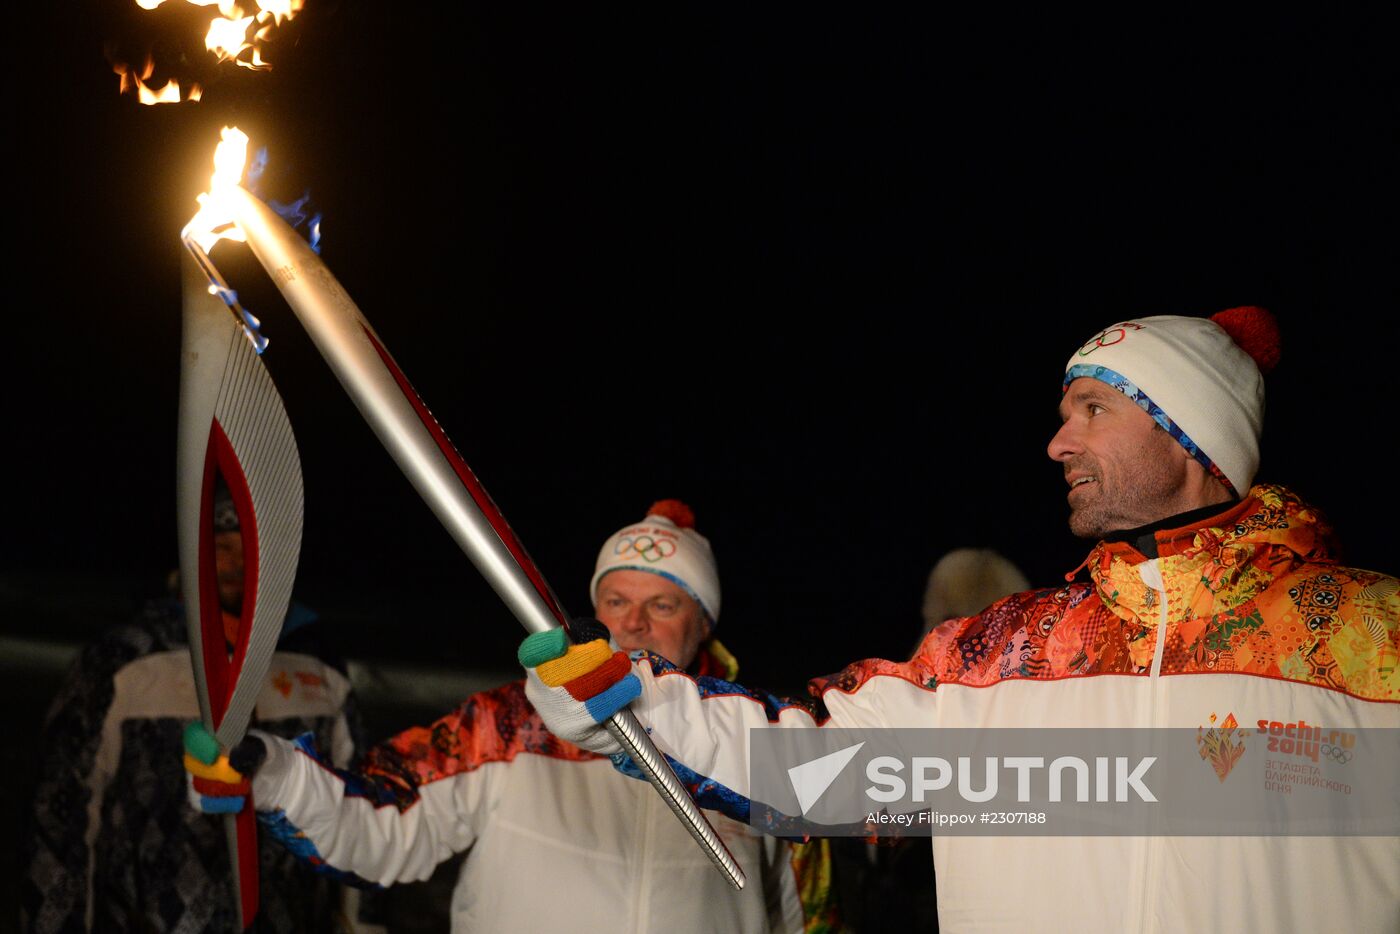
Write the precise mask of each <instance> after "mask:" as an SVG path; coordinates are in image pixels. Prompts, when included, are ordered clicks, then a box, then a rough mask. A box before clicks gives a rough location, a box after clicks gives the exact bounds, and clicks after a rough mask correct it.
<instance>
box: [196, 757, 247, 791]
mask: <svg viewBox="0 0 1400 934" xmlns="http://www.w3.org/2000/svg"><path fill="white" fill-rule="evenodd" d="M185 771H186V772H189V773H190V774H191V775H194V776H195V777H197V778H211V779H213V780H214V781H216V782H225V783H227V784H230V785H237V784H238V783H239V782H241V781H243V776H242V775H241V774H239V773H238V772H237V771H236V770H235V769H234V767H233V766H231V765H229V764H228V756H219V758H217V759H215V760H214V764H213V765H205V764H204V763H203V762H200V761H199V760H198V759H196V758H195V757H194V756H192V755H190V754H189V753H185Z"/></svg>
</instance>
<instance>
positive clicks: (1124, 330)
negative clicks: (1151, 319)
mask: <svg viewBox="0 0 1400 934" xmlns="http://www.w3.org/2000/svg"><path fill="white" fill-rule="evenodd" d="M1128 328H1132V329H1133V330H1134V331H1141V330H1142V325H1140V324H1134V323H1133V322H1131V321H1124V322H1123V323H1122V324H1115V325H1114V326H1113V327H1111V328H1105V329H1104V330H1103V331H1101V332H1099V335H1098V336H1097V337H1091V338H1089V339H1088V340H1087V341H1085V342H1084V346H1083V347H1080V348H1079V356H1081V357H1087V356H1089V354H1091V353H1093V352H1094V351H1096V350H1098V349H1099V348H1100V347H1112V346H1113V345H1114V344H1117V343H1119V342H1121V341H1122V340H1123V339H1124V338H1126V337H1127V336H1128Z"/></svg>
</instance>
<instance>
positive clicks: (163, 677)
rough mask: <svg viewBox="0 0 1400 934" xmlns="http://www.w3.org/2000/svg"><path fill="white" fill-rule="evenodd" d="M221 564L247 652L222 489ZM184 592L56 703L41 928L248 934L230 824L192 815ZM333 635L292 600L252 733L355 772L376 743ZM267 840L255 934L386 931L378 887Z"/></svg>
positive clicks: (230, 629)
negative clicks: (375, 904)
mask: <svg viewBox="0 0 1400 934" xmlns="http://www.w3.org/2000/svg"><path fill="white" fill-rule="evenodd" d="M214 556H215V567H216V571H217V574H218V582H219V603H220V609H221V610H222V613H223V621H224V632H225V635H226V636H227V638H228V640H229V644H230V645H232V644H233V642H234V640H235V637H236V636H237V633H238V626H239V625H240V613H241V610H242V601H243V537H242V533H241V531H240V529H239V522H238V514H237V512H236V510H235V509H234V505H233V501H232V499H231V498H230V497H229V495H228V490H227V488H226V487H224V486H223V484H222V483H220V484H219V487H218V489H217V491H216V493H215V499H214ZM175 577H176V578H177V577H178V576H175ZM178 593H179V586H178V579H176V580H175V581H174V585H173V586H172V587H171V589H170V594H169V595H167V596H165V597H163V598H160V599H156V600H152V601H149V602H148V603H147V604H146V605H145V606H144V607H143V608H142V610H141V612H140V614H139V616H138V618H137V619H136V620H134V621H133V622H132V623H130V624H129V625H125V626H119V627H116V628H114V629H112V630H110V631H108V632H106V633H104V634H103V635H102V636H101V637H100V638H99V639H98V640H97V641H95V642H93V643H92V644H90V645H89V646H87V647H86V648H85V649H83V650H82V651H81V653H80V654H79V656H78V658H77V659H76V661H75V662H74V663H73V665H72V666H71V668H70V669H69V671H68V672H67V674H66V675H65V677H64V679H63V682H62V685H61V686H60V688H59V690H58V693H57V696H56V697H55V698H54V701H53V703H52V705H51V707H50V709H49V712H48V715H47V717H46V719H45V723H44V727H43V730H42V734H41V738H40V741H39V748H38V750H37V755H38V757H39V759H40V760H41V761H40V767H39V777H38V782H37V786H36V788H35V792H34V799H33V803H32V807H31V811H30V814H29V816H28V824H29V826H28V828H27V832H26V834H25V839H24V841H23V844H22V854H21V861H20V862H21V867H22V874H23V878H22V879H21V882H20V889H21V906H20V909H21V917H22V918H23V923H24V927H25V930H26V931H28V932H31V934H69V932H85V931H93V932H100V934H106V932H124V931H139V932H143V934H144V932H166V931H169V932H175V931H179V932H208V934H235V932H237V931H238V930H239V927H238V919H237V909H236V904H237V903H236V893H235V891H234V887H233V880H232V873H231V869H230V867H229V860H228V848H227V841H226V839H225V834H224V827H223V824H222V822H220V821H218V820H210V819H208V818H207V817H205V816H204V815H202V814H199V813H198V812H196V811H193V810H191V809H190V807H189V805H188V803H187V798H186V772H185V770H184V768H182V767H181V765H180V757H181V756H180V754H181V751H182V749H183V740H182V733H183V731H184V729H185V725H186V724H188V723H189V722H190V721H192V720H198V719H199V716H200V713H199V700H198V697H197V695H196V692H195V684H194V672H193V667H192V665H191V661H190V650H189V642H188V638H187V634H186V624H185V612H184V605H183V603H182V602H181V600H180V599H179V598H178V597H177V596H175V594H178ZM322 628H323V627H321V626H320V625H318V623H317V616H316V614H315V613H314V612H313V611H311V610H310V609H308V608H307V607H305V606H303V605H302V604H300V603H298V602H296V601H295V600H294V601H292V603H291V605H290V606H289V608H288V612H287V617H286V620H285V621H284V623H283V625H282V633H281V636H280V637H279V641H278V646H277V651H276V653H274V655H273V656H272V661H271V664H270V666H269V669H268V675H267V683H266V684H265V685H264V686H263V689H262V692H261V694H260V695H259V697H258V700H257V704H256V706H255V707H254V711H253V718H252V723H253V726H255V727H257V728H258V729H259V730H263V731H265V732H267V733H268V734H276V735H279V736H286V737H293V736H298V735H302V734H306V733H309V734H311V735H313V736H316V737H317V738H318V740H319V741H320V742H321V743H322V744H324V745H323V748H324V749H326V750H327V751H328V754H329V756H330V757H331V759H332V761H335V762H338V763H341V764H348V763H349V762H350V761H351V760H352V759H353V758H354V755H355V753H356V751H357V749H360V748H363V743H362V740H361V737H360V727H359V717H358V712H357V710H356V708H355V704H354V698H353V695H352V694H351V690H350V681H349V678H348V676H347V673H346V668H345V664H344V662H343V660H341V659H340V658H339V657H338V656H337V655H336V654H334V653H332V652H330V651H329V650H328V649H327V647H326V642H325V639H324V633H323V632H322V631H321V630H322ZM259 843H260V847H259V866H260V878H259V885H260V901H261V908H260V910H259V912H258V915H257V919H256V921H255V923H254V926H253V928H252V929H253V930H254V931H260V932H277V934H283V932H286V934H291V932H337V934H338V932H351V931H354V932H366V934H367V932H372V931H376V930H378V928H376V927H375V926H373V925H372V924H369V923H368V921H367V920H366V917H367V916H368V914H369V913H370V907H369V906H368V904H366V905H364V906H362V905H361V899H362V893H360V892H358V891H356V890H354V889H350V888H347V887H344V886H342V885H340V884H339V883H338V882H336V881H335V880H334V879H332V878H330V877H328V876H326V875H321V874H318V873H316V872H315V871H313V870H312V869H311V868H310V867H308V866H306V865H304V864H302V863H301V862H299V861H298V860H296V859H295V858H294V857H292V856H291V855H290V854H289V853H287V851H286V850H285V849H283V848H282V847H281V846H280V845H278V844H277V843H276V842H275V841H274V840H271V839H269V838H268V837H267V836H266V835H263V836H262V837H261V838H260V840H259ZM371 901H372V899H371Z"/></svg>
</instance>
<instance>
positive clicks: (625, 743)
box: [218, 184, 745, 888]
mask: <svg viewBox="0 0 1400 934" xmlns="http://www.w3.org/2000/svg"><path fill="white" fill-rule="evenodd" d="M218 194H219V197H220V198H221V205H222V208H223V210H224V211H226V212H227V215H228V216H229V217H230V219H231V220H232V221H233V222H234V223H235V224H236V225H237V227H238V229H239V231H240V232H241V233H242V234H243V236H244V238H245V239H246V241H247V243H248V245H249V247H250V248H251V249H252V251H253V254H254V256H256V257H257V259H258V260H259V262H261V263H262V266H263V268H264V269H265V270H266V271H267V273H268V275H270V276H271V277H272V280H273V281H274V282H275V283H276V284H277V287H278V289H280V290H281V292H282V295H283V296H284V297H285V298H286V299H287V302H288V304H289V305H290V306H291V308H292V310H293V312H295V314H296V316H297V318H298V319H299V320H300V321H301V323H302V325H303V326H304V327H305V328H306V330H307V332H308V333H309V334H310V335H311V338H312V340H313V342H314V343H315V344H316V346H317V348H318V349H319V350H320V352H321V355H322V356H323V357H324V358H325V359H326V362H327V363H328V364H329V365H330V367H331V369H332V371H334V373H335V375H336V377H337V378H338V379H339V380H340V383H341V385H342V386H344V388H345V390H346V392H347V393H348V394H349V395H350V398H351V399H352V400H353V401H354V403H355V405H356V407H357V408H358V409H359V410H360V413H361V414H362V415H363V416H364V418H365V420H366V421H367V422H368V423H369V425H370V427H371V428H372V429H373V431H374V433H375V434H376V435H377V436H378V438H379V440H380V442H381V443H382V444H383V445H384V447H385V449H386V450H387V451H388V452H389V454H390V455H391V456H392V457H393V458H394V460H395V461H396V462H397V463H398V465H399V467H400V469H401V470H402V471H403V472H404V474H405V475H406V476H407V477H408V479H409V481H410V482H411V483H412V484H413V486H414V488H415V489H417V491H418V493H419V495H420V496H422V498H423V500H424V501H425V502H426V503H427V505H428V506H429V508H431V509H432V511H433V512H434V514H435V515H436V516H437V518H438V519H439V521H441V522H442V524H443V526H444V527H445V528H446V530H447V531H448V533H449V534H450V535H451V536H452V538H453V539H454V540H455V541H456V542H457V544H458V546H459V547H460V548H461V549H462V550H463V551H464V552H465V553H466V555H467V557H468V558H470V559H471V561H472V563H473V564H474V565H475V566H476V567H477V569H478V570H479V571H480V572H481V574H482V575H483V576H484V577H485V578H486V580H487V582H488V583H489V584H490V585H491V587H492V588H493V589H494V590H495V591H496V593H497V594H498V595H499V596H500V597H501V599H502V600H503V601H505V604H506V606H507V607H508V608H509V609H510V611H511V613H512V614H513V615H514V616H515V617H516V619H518V620H519V621H520V623H521V624H522V625H523V626H524V627H525V628H526V629H527V630H529V631H531V632H539V631H543V630H547V629H553V628H555V627H556V626H564V627H565V628H566V629H567V628H568V626H569V616H568V614H566V613H565V612H564V610H563V608H562V606H561V605H560V602H559V600H558V598H557V597H556V596H555V594H554V591H553V590H552V589H551V588H550V587H549V584H548V583H547V582H546V581H545V579H544V576H543V575H542V574H541V573H540V571H539V569H538V568H537V567H536V566H535V564H534V562H533V561H532V560H531V559H530V557H529V555H527V554H526V552H525V549H524V547H523V546H522V545H521V543H520V541H519V539H518V538H517V537H516V535H515V533H514V531H512V529H511V528H510V526H509V525H508V524H507V523H506V521H505V518H504V517H503V516H502V515H501V512H500V510H499V509H498V508H497V507H496V504H495V503H494V502H493V501H492V500H491V497H490V496H489V495H488V494H487V492H486V490H485V488H484V487H483V486H482V485H481V482H480V481H479V480H478V479H477V477H476V475H475V474H474V473H473V472H472V470H471V468H470V467H469V466H467V463H466V462H465V461H464V460H463V459H462V457H461V455H460V454H458V452H457V450H456V448H455V447H454V446H453V445H452V442H451V441H450V440H448V437H447V435H446V433H445V432H444V431H443V430H442V428H441V427H440V426H439V425H438V423H437V421H436V420H435V419H434V418H433V416H432V414H431V413H430V412H429V411H428V408H427V406H426V405H424V403H423V400H422V399H421V398H420V397H419V396H418V393H417V392H416V391H415V390H414V389H413V387H412V385H411V384H410V383H409V381H408V379H407V377H406V376H405V375H404V373H403V371H402V370H401V369H400V368H399V366H398V364H397V363H396V362H395V361H394V358H393V357H392V356H390V354H389V352H388V350H387V349H385V347H384V344H383V342H382V341H381V340H380V339H379V336H378V335H377V334H376V333H375V331H374V329H373V328H372V327H371V326H370V324H369V322H368V321H367V320H366V319H365V317H364V315H363V314H362V313H361V312H360V310H359V308H358V307H357V306H356V305H355V303H354V301H353V300H352V299H351V298H350V296H349V294H348V293H347V292H346V291H345V289H344V288H343V287H342V286H341V285H340V283H339V282H338V281H337V280H336V278H335V276H333V275H332V274H331V272H330V270H329V269H327V268H326V266H325V264H324V263H323V262H321V259H320V257H319V256H317V255H316V254H315V253H314V252H313V251H312V250H311V248H310V247H309V246H308V245H307V244H306V242H305V241H303V240H302V239H301V237H299V236H298V235H297V234H296V232H295V231H293V230H292V229H291V227H289V226H288V225H287V224H286V223H285V222H284V221H283V220H282V219H281V218H280V217H278V216H277V215H276V214H275V213H274V212H273V211H272V210H271V209H270V208H268V207H267V205H265V204H263V202H262V201H260V200H258V199H257V198H256V197H254V196H253V195H251V194H249V193H248V192H247V191H246V190H244V189H243V188H242V187H241V186H240V185H236V184H235V185H226V186H224V190H223V191H222V192H220V193H218ZM606 726H607V729H608V731H609V732H610V733H611V734H612V736H613V737H614V738H615V739H616V740H617V741H618V743H619V744H620V745H621V746H622V748H623V749H624V750H625V751H626V752H627V754H628V755H629V756H630V757H631V758H632V760H633V761H634V762H635V763H636V764H637V766H638V767H639V768H640V770H641V771H642V773H643V774H644V775H645V776H646V778H647V780H648V781H649V782H651V784H652V785H653V786H654V787H655V788H656V790H657V791H658V792H659V793H660V794H661V796H662V798H663V799H664V800H665V801H666V803H667V805H668V806H669V807H670V808H671V810H672V812H673V813H674V814H675V815H676V817H677V818H678V819H679V820H680V821H681V823H682V824H683V825H684V826H685V828H686V830H687V831H688V832H689V833H690V834H691V836H692V837H694V838H695V840H696V841H697V842H698V843H699V844H700V845H701V847H702V848H703V849H704V851H705V852H706V854H707V855H708V856H709V858H710V860H711V861H712V862H713V863H714V864H715V866H716V867H717V868H718V869H719V870H720V871H721V872H722V873H723V874H724V876H725V878H726V879H728V880H729V882H730V883H731V884H732V885H733V886H734V887H735V888H742V887H743V885H744V881H745V879H744V872H743V870H742V869H741V868H740V866H739V864H738V863H737V862H736V861H735V860H734V857H733V856H732V855H731V854H730V852H729V850H728V848H727V847H726V846H725V845H724V842H723V841H722V840H721V839H720V838H719V835H718V834H716V833H715V831H714V828H713V827H712V826H710V823H709V821H707V820H706V819H705V817H704V815H703V814H702V813H701V812H700V809H699V808H698V807H697V806H696V805H695V802H694V801H692V800H691V798H690V796H689V795H688V794H687V793H686V791H685V788H684V786H682V785H681V783H680V781H679V780H678V779H677V778H676V775H675V773H674V772H672V771H671V769H670V766H669V765H668V764H667V763H666V761H665V759H664V758H663V757H662V755H661V753H660V752H659V751H658V750H657V749H656V747H655V746H654V745H653V744H652V742H651V740H650V738H649V737H648V736H647V735H646V732H645V730H644V729H643V727H642V726H641V724H640V723H639V722H638V721H637V719H636V717H635V716H634V715H633V714H632V713H631V711H628V710H623V711H621V712H620V713H618V714H617V715H615V716H614V717H612V718H611V719H610V720H609V721H608V723H607V724H606Z"/></svg>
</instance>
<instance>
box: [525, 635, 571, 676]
mask: <svg viewBox="0 0 1400 934" xmlns="http://www.w3.org/2000/svg"><path fill="white" fill-rule="evenodd" d="M568 650H569V635H568V633H566V632H564V630H563V629H562V628H560V629H549V630H546V631H544V632H532V633H530V635H528V636H526V637H525V641H524V642H522V643H520V649H519V650H518V651H517V652H516V657H517V658H519V659H520V664H522V665H524V666H525V667H526V668H538V667H539V666H540V665H542V664H544V663H545V662H548V661H553V660H554V659H556V658H558V657H560V656H561V655H563V654H564V653H565V652H567V651H568Z"/></svg>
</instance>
